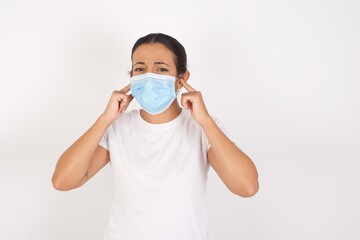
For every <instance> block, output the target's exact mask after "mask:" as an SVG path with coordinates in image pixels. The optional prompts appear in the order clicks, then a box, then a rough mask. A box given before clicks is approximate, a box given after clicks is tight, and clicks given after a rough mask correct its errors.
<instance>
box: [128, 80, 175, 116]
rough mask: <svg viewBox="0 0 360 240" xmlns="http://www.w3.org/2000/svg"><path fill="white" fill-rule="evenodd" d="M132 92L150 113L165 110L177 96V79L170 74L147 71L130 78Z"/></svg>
mask: <svg viewBox="0 0 360 240" xmlns="http://www.w3.org/2000/svg"><path fill="white" fill-rule="evenodd" d="M130 80H131V85H130V89H131V94H132V95H133V96H134V97H135V99H136V101H137V102H138V103H139V104H140V105H141V107H143V109H144V110H145V111H146V112H148V113H150V114H154V115H155V114H159V113H162V112H164V111H165V110H166V109H167V108H168V107H169V106H170V105H171V103H172V102H173V101H174V99H175V98H176V95H177V92H176V93H175V80H176V78H175V77H173V76H168V75H159V74H154V73H145V74H142V75H137V76H134V77H131V78H130Z"/></svg>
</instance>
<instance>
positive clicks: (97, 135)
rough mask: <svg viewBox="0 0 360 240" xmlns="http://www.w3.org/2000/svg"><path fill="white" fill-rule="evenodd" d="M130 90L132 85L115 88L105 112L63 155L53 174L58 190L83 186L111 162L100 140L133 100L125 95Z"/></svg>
mask: <svg viewBox="0 0 360 240" xmlns="http://www.w3.org/2000/svg"><path fill="white" fill-rule="evenodd" d="M129 90H130V84H129V85H127V86H126V87H125V88H123V89H121V90H120V91H114V92H113V93H112V95H111V98H110V100H109V102H108V105H107V106H106V109H105V111H104V113H103V114H101V115H100V117H99V118H98V119H97V120H96V122H95V123H94V124H93V125H92V126H91V127H90V128H89V129H88V130H87V131H86V132H85V133H84V134H83V135H82V136H81V137H80V138H79V139H78V140H77V141H75V142H74V143H73V144H72V145H71V146H70V147H69V148H68V149H67V150H66V151H65V152H64V153H63V154H62V155H61V156H60V158H59V160H58V162H57V164H56V168H55V171H54V174H53V176H52V184H53V186H54V188H55V189H57V190H61V191H66V190H71V189H74V188H77V187H80V186H81V185H83V184H84V183H85V182H87V181H88V180H89V179H90V178H91V177H93V176H94V175H95V174H96V173H97V172H98V171H99V170H100V169H101V168H102V167H104V166H105V165H106V164H107V163H108V162H109V160H110V157H109V152H108V151H107V150H106V149H104V148H103V147H101V146H100V145H99V142H100V140H101V138H102V136H103V135H104V133H105V131H106V129H107V128H108V127H109V126H110V125H111V123H112V122H114V121H115V120H116V119H118V118H119V117H121V115H122V114H123V113H124V112H125V110H126V108H127V106H128V105H129V104H130V102H131V101H132V99H133V96H132V95H131V94H130V95H127V94H126V93H127V92H128V91H129Z"/></svg>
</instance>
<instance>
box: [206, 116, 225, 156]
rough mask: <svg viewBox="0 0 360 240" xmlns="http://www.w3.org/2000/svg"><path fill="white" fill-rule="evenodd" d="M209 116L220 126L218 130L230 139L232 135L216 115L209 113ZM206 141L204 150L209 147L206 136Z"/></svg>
mask: <svg viewBox="0 0 360 240" xmlns="http://www.w3.org/2000/svg"><path fill="white" fill-rule="evenodd" d="M210 116H211V118H212V119H213V120H214V122H215V123H216V125H217V126H218V127H219V128H220V130H221V131H222V132H223V133H224V134H225V135H226V136H227V137H228V138H229V139H230V140H231V138H232V137H231V136H230V134H229V131H228V130H227V128H226V127H225V126H224V124H223V123H222V122H221V121H220V120H219V119H218V118H217V117H215V116H213V115H210ZM205 136H206V135H205ZM206 143H207V148H206V151H208V150H209V149H210V147H211V144H210V143H209V140H208V139H207V137H206Z"/></svg>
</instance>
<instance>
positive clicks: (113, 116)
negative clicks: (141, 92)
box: [102, 83, 134, 124]
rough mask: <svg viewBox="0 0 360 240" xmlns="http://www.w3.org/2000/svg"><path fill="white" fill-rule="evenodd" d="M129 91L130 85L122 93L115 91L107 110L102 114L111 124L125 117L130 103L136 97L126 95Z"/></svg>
mask: <svg viewBox="0 0 360 240" xmlns="http://www.w3.org/2000/svg"><path fill="white" fill-rule="evenodd" d="M129 91H130V83H129V84H128V85H127V86H125V87H124V88H123V89H121V90H120V91H117V90H115V91H113V93H112V95H111V98H110V100H109V102H108V104H107V106H106V109H105V111H104V113H103V114H102V115H103V116H104V117H105V118H106V119H107V120H108V121H109V123H110V124H111V123H113V122H114V121H115V120H117V119H118V118H119V117H121V116H122V115H123V113H124V112H125V111H126V109H127V107H128V106H129V104H130V102H131V101H132V100H133V98H134V96H133V95H132V94H126V93H128V92H129Z"/></svg>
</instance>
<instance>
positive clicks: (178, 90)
mask: <svg viewBox="0 0 360 240" xmlns="http://www.w3.org/2000/svg"><path fill="white" fill-rule="evenodd" d="M180 77H181V74H179V76H177V77H176V78H175V81H176V80H178V79H179V78H180ZM179 92H180V89H177V90H176V96H177V95H178V93H179Z"/></svg>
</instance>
